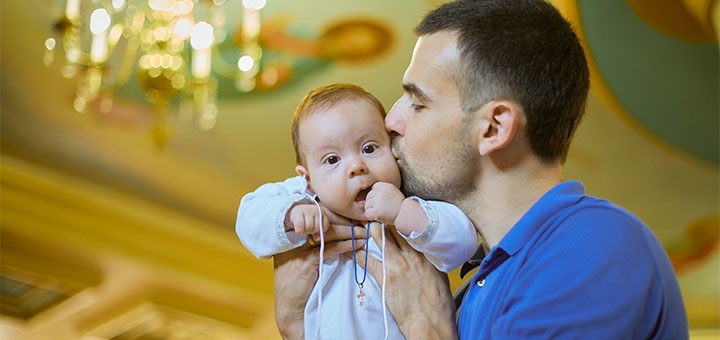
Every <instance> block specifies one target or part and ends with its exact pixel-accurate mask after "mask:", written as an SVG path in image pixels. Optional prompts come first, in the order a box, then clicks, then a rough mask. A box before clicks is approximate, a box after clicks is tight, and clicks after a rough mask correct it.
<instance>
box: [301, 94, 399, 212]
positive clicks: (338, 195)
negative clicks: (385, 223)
mask: <svg viewBox="0 0 720 340" xmlns="http://www.w3.org/2000/svg"><path fill="white" fill-rule="evenodd" d="M300 136H301V138H300V147H301V150H302V152H303V153H304V156H305V157H304V158H305V163H306V166H307V174H308V177H309V178H308V183H309V184H310V187H311V188H312V190H313V191H314V192H315V194H317V196H318V198H319V199H320V201H321V202H322V203H323V204H324V205H325V206H327V207H328V208H329V209H330V210H332V211H333V212H335V213H337V214H340V215H342V216H345V217H348V218H351V219H355V220H360V221H364V220H365V197H366V196H367V193H368V191H370V188H371V187H372V185H373V184H375V182H388V183H391V184H394V185H395V186H398V187H399V186H400V172H399V170H398V167H397V164H396V163H395V159H394V158H393V154H392V151H391V150H390V136H389V135H388V134H387V132H386V131H385V127H384V126H383V118H382V115H381V113H380V112H378V110H377V108H376V107H375V106H374V105H372V104H370V103H369V102H368V101H367V100H359V99H354V100H344V101H342V102H339V103H337V104H335V105H333V106H332V107H330V108H329V109H323V110H319V111H317V112H314V113H312V114H311V115H310V116H308V117H307V118H306V119H305V120H304V121H303V122H302V123H300Z"/></svg>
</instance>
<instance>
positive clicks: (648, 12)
mask: <svg viewBox="0 0 720 340" xmlns="http://www.w3.org/2000/svg"><path fill="white" fill-rule="evenodd" d="M81 1H82V2H83V3H85V2H86V0H81ZM64 2H65V1H64V0H33V1H27V2H25V1H2V2H0V6H2V10H0V15H2V20H0V25H2V26H1V27H2V28H1V29H0V33H1V34H2V39H0V43H1V44H2V45H1V48H0V52H1V53H2V57H1V58H0V61H1V63H2V72H1V74H2V78H1V79H0V80H1V81H0V84H1V85H2V93H1V95H0V104H2V110H1V111H0V141H1V142H2V145H1V146H2V147H1V148H0V152H1V154H2V163H1V164H0V165H1V166H0V168H2V171H3V172H2V176H0V181H2V191H1V192H0V193H1V194H0V199H1V200H2V201H0V202H1V203H2V205H0V209H1V210H0V216H2V219H0V232H2V238H1V239H0V242H3V243H2V246H3V256H2V257H0V260H1V261H2V262H3V268H6V264H7V263H8V261H10V260H12V259H14V258H15V257H14V254H15V252H20V253H22V252H23V251H38V252H40V253H43V254H50V255H48V256H47V257H49V258H52V255H56V256H57V254H61V255H62V256H57V257H62V260H63V261H61V262H63V263H65V262H66V264H65V265H63V266H57V267H53V266H50V265H47V264H45V265H39V268H46V269H48V271H47V272H44V273H42V274H48V276H51V275H49V274H50V273H55V274H57V275H58V276H61V277H62V276H63V275H70V274H68V273H72V272H76V271H80V270H82V268H85V267H89V268H91V269H92V270H88V271H89V272H93V273H95V274H93V275H91V276H90V279H87V280H85V281H82V282H81V283H82V284H81V285H77V286H71V287H70V288H68V289H65V290H64V291H63V292H64V294H66V295H67V296H64V298H66V299H69V300H71V302H72V300H73V297H74V296H76V295H73V294H80V295H82V294H83V293H82V292H87V287H99V289H98V290H99V291H104V292H111V293H113V294H115V295H112V297H111V298H105V299H103V298H102V297H96V299H97V300H108V301H110V302H106V303H108V304H110V303H111V302H112V301H115V302H117V301H124V300H127V298H126V297H125V296H124V295H122V294H124V293H125V292H126V291H132V290H136V291H140V292H145V291H147V290H149V291H150V292H151V293H150V294H149V295H150V296H151V298H150V299H149V300H150V301H144V302H148V303H150V305H144V304H138V306H132V307H133V308H129V307H128V311H127V314H126V315H125V316H123V317H129V316H130V315H134V316H136V317H137V318H138V319H143V318H144V317H145V316H147V315H155V314H158V315H163V317H166V318H169V319H170V320H171V319H173V318H176V319H177V320H183V319H184V320H186V321H187V322H188V324H197V325H201V326H198V327H200V328H202V327H204V326H202V325H210V324H205V323H204V322H205V321H207V320H206V319H207V317H209V318H211V319H212V320H213V322H215V321H217V320H223V322H224V323H223V325H225V326H227V325H228V324H229V325H234V326H238V325H239V326H238V327H240V328H241V332H240V333H241V334H245V335H246V337H245V338H248V339H258V338H267V339H275V338H277V336H276V335H275V333H274V332H276V331H275V327H274V319H272V279H271V278H272V264H271V262H270V261H266V260H257V259H254V258H252V256H251V255H250V254H249V253H248V252H247V251H245V250H244V249H242V245H241V244H240V242H239V241H238V240H237V239H236V237H235V235H234V233H233V227H234V219H235V213H236V211H237V204H238V202H239V200H240V198H241V197H242V195H244V194H245V193H247V192H249V191H251V190H253V189H255V188H256V187H257V186H259V185H260V184H262V183H265V182H268V181H277V180H281V179H283V178H285V177H286V176H291V175H293V168H294V165H295V164H294V156H293V151H292V146H291V142H290V137H289V126H290V116H291V114H292V111H293V109H294V107H295V105H296V104H297V102H298V101H299V100H300V99H301V98H302V96H303V95H304V94H305V92H306V91H307V90H309V89H311V88H314V87H317V86H319V85H323V84H326V83H328V82H335V81H343V82H353V83H357V84H360V85H362V86H364V87H365V88H367V89H368V90H370V91H371V92H373V93H375V94H376V95H377V96H378V98H379V99H380V100H381V101H382V102H383V104H384V105H385V106H386V107H390V106H391V105H392V104H393V102H394V101H395V99H396V98H397V97H398V96H399V95H400V93H401V87H400V79H401V78H402V74H403V72H404V69H405V67H406V66H407V62H408V61H409V59H410V54H411V52H412V47H413V44H414V42H415V37H414V35H413V33H412V28H413V27H414V25H415V24H416V23H417V21H418V20H419V19H420V18H421V16H422V15H423V14H424V13H425V12H426V11H427V10H429V9H430V8H432V7H434V6H436V5H437V4H439V3H441V2H444V1H441V0H398V1H395V0H393V1H385V0H352V1H350V0H348V1H342V6H341V5H339V2H338V1H336V0H313V1H306V2H299V1H294V0H268V1H267V5H266V7H265V9H263V12H262V21H263V30H262V31H261V36H260V39H261V41H262V44H263V47H264V48H265V57H267V59H266V62H267V64H266V69H265V71H272V72H270V73H268V77H266V78H265V79H270V80H272V81H267V82H265V81H264V80H263V79H264V78H262V74H261V75H260V76H261V78H259V81H258V83H257V87H256V89H255V90H254V91H252V92H248V93H239V92H238V91H236V90H235V88H234V87H233V86H232V84H229V83H227V81H226V80H220V79H219V93H218V98H219V101H218V110H219V115H218V118H217V125H216V126H215V127H214V128H213V129H212V130H210V131H198V130H197V129H195V127H193V126H192V125H191V124H185V123H183V122H182V121H181V117H180V114H179V113H178V111H179V110H178V108H177V107H175V106H174V107H172V108H171V109H170V111H169V112H168V115H167V121H168V124H169V125H170V126H171V128H172V131H171V132H170V133H169V134H168V135H167V136H164V137H163V138H164V139H163V140H162V143H159V144H160V145H161V146H162V147H161V148H158V147H157V144H158V143H157V138H155V140H156V141H155V142H154V141H153V138H154V137H153V136H152V133H151V131H152V130H153V124H154V123H153V120H154V108H153V107H152V106H151V105H149V104H148V103H146V102H145V101H144V99H143V94H142V93H141V92H140V90H139V87H138V86H137V85H132V84H129V86H127V87H125V88H123V89H122V90H121V91H120V92H119V93H118V98H116V100H115V102H114V104H113V106H112V109H111V110H110V111H109V112H106V113H99V112H97V110H95V111H91V112H88V113H86V114H79V113H77V112H75V111H74V110H73V108H72V100H73V96H74V88H75V85H76V82H75V81H74V80H72V79H65V78H63V77H62V76H61V75H60V73H61V69H62V65H61V64H62V63H61V62H59V61H58V60H56V62H55V63H54V64H53V65H51V66H50V67H45V66H44V65H43V62H42V60H43V52H44V49H43V41H44V39H46V38H47V37H48V35H49V34H51V33H52V32H51V26H52V21H53V19H55V18H56V17H57V15H58V12H59V11H61V10H62V4H63V3H64ZM87 2H88V3H89V2H90V1H89V0H87ZM238 2H239V1H238ZM550 2H551V3H553V4H555V5H556V6H557V7H558V8H559V9H560V10H561V11H562V12H563V14H565V15H566V16H567V17H568V18H569V19H570V20H571V21H572V22H573V23H574V25H575V27H576V28H577V30H578V33H580V35H581V37H582V39H583V42H584V44H585V47H586V49H587V51H588V57H589V60H590V64H591V68H592V70H591V76H592V87H591V94H590V97H589V100H588V111H587V114H586V116H585V118H584V121H583V123H582V124H581V126H580V127H579V129H578V131H577V134H576V137H575V140H574V142H573V146H572V148H571V150H570V153H569V156H568V161H567V164H566V167H565V173H566V177H567V178H568V179H578V180H580V181H582V182H583V183H585V185H586V187H587V190H588V192H589V193H590V194H591V195H595V196H599V197H604V198H608V199H609V200H611V201H613V202H615V203H618V204H619V205H621V206H624V207H626V208H627V209H628V210H630V211H632V212H633V213H635V214H636V215H638V216H639V217H640V218H641V219H642V220H643V221H645V222H646V223H647V224H648V225H649V226H650V227H651V228H652V229H653V231H654V232H655V233H656V234H657V235H658V237H659V238H660V240H661V242H662V243H663V245H664V246H665V249H666V250H667V251H668V254H669V257H670V259H671V261H672V262H673V265H674V267H675V270H676V272H677V274H678V277H679V280H680V284H681V288H682V291H683V295H684V298H685V301H686V305H687V309H688V314H689V320H690V326H691V329H692V330H693V332H694V333H693V334H694V335H695V336H696V338H697V339H702V337H701V336H702V335H708V334H709V335H710V336H709V337H708V338H712V336H716V337H715V338H717V336H720V282H719V281H720V256H719V255H718V254H719V249H718V239H719V234H720V217H719V214H720V212H719V210H720V167H719V163H720V137H719V129H720V121H719V120H720V118H719V117H720V98H719V96H720V86H719V85H718V83H719V79H720V69H719V67H720V59H719V57H718V46H719V45H718V38H717V37H718V23H719V22H720V19H719V15H720V13H719V12H718V1H717V0H602V1H599V0H551V1H550ZM228 3H230V4H233V6H235V5H237V4H236V3H235V2H228ZM230 26H232V27H237V23H231V25H230ZM237 34H239V33H238V30H234V31H232V30H231V32H230V33H229V37H231V39H229V40H228V44H230V45H231V44H232V41H233V39H236V38H237V37H236V35H237ZM228 53H229V52H228ZM33 178H36V179H37V181H36V182H37V183H39V184H33V185H37V187H34V186H31V185H29V184H28V183H30V182H32V183H35V182H34V181H30V180H29V179H33ZM26 187H28V188H30V189H32V190H29V189H28V190H25V191H26V192H28V193H30V194H32V195H30V196H23V195H19V194H18V190H17V188H26ZM53 188H55V189H53ZM57 188H61V189H62V190H60V189H57ZM23 192H24V191H23ZM18 195H19V196H18ZM35 196H38V197H40V198H41V199H35V198H34V197H35ZM36 201H42V203H43V204H38V203H37V202H36ZM46 201H47V202H49V203H47V204H49V205H45V203H46ZM52 204H57V205H56V206H55V205H52ZM101 207H102V209H101ZM75 210H77V211H75ZM145 219H148V220H150V222H151V223H149V224H147V225H146V224H143V223H141V222H144V221H145ZM38 221H42V222H43V223H39V222H38ZM76 221H84V222H86V223H87V224H88V225H83V224H81V223H76ZM34 222H38V223H34ZM91 222H92V223H91ZM55 224H57V225H55ZM154 228H155V229H154ZM164 232H168V233H170V234H172V235H174V236H168V240H167V241H165V242H159V241H158V240H157V239H158V238H161V237H160V236H158V235H163V234H161V233H164ZM178 235H180V236H178ZM216 236H217V237H218V238H217V239H215V238H213V237H216ZM35 238H37V240H36V239H35ZM137 240H140V241H137ZM150 243H152V244H153V247H148V246H147V244H150ZM38 244H41V245H47V247H43V248H42V249H41V247H40V246H37V245H38ZM208 245H209V246H208ZM190 247H197V248H196V249H200V250H201V251H200V252H201V253H197V254H196V253H193V254H190V255H188V254H183V252H184V251H185V249H186V248H190ZM156 248H157V249H156ZM28 249H29V250H28ZM53 249H55V250H53ZM81 250H84V251H85V252H83V251H81ZM218 254H220V255H218ZM26 255H27V254H25V255H23V256H26ZM173 256H174V257H173ZM166 257H167V259H166ZM23 258H24V257H23ZM115 258H122V259H124V260H123V261H126V262H128V263H133V264H136V262H134V261H138V262H140V263H141V266H140V268H137V267H130V268H124V267H123V264H124V263H125V262H122V261H121V263H118V262H113V261H114V259H115ZM75 259H81V260H78V261H75ZM138 259H139V260H138ZM163 261H165V262H163ZM23 263H24V262H23ZM107 263H111V264H112V265H111V266H106V265H107ZM168 263H169V264H168ZM21 264H22V263H21ZM32 264H36V262H32ZM80 264H82V265H80ZM143 266H149V267H151V268H153V269H154V270H161V269H162V270H163V272H164V273H165V274H166V276H167V278H166V279H165V280H166V281H168V282H169V283H168V282H165V281H162V280H163V278H161V277H160V276H159V275H155V272H154V271H152V272H151V273H149V274H147V273H145V272H144V269H142V267H143ZM163 266H165V267H163ZM116 267H117V268H124V269H123V270H122V271H120V273H116V272H114V271H113V270H114V269H115V268H116ZM166 267H169V268H170V269H167V268H166ZM98 268H99V269H98ZM227 268H232V269H231V270H228V269H227ZM30 269H32V268H30ZM64 269H67V273H65V274H63V275H61V273H60V272H62V271H64ZM126 272H130V273H132V274H133V275H130V276H129V277H130V278H132V280H125V281H124V280H123V278H124V276H127V275H125V274H126ZM177 273H181V274H182V275H177V276H175V275H176V274H177ZM247 273H253V275H247ZM5 274H7V271H6V272H4V273H3V275H5ZM146 276H150V277H151V278H152V280H147V278H146ZM248 276H251V277H250V278H248ZM187 277H191V278H193V279H192V282H194V283H195V284H197V285H198V286H197V287H190V286H189V285H183V284H181V283H182V282H184V281H182V280H180V279H185V278H187ZM143 278H145V279H146V281H143ZM3 279H4V281H3V284H4V283H6V282H8V283H13V282H17V284H14V287H18V286H20V285H21V284H22V282H21V281H11V280H12V279H11V278H5V277H3ZM18 280H19V279H18ZM213 280H215V281H213ZM205 281H209V282H211V283H212V284H208V283H207V282H205ZM178 282H179V283H178ZM218 282H220V283H219V284H218ZM451 283H452V284H453V285H454V286H457V285H458V284H459V279H458V277H457V275H454V274H451ZM133 284H138V285H143V286H144V287H149V288H143V289H141V288H138V287H136V286H133ZM164 285H168V286H170V287H172V289H169V290H168V291H167V292H165V286H164ZM218 285H219V286H220V287H222V289H220V290H218V291H219V292H223V294H219V293H218V294H215V295H213V293H212V292H211V291H212V289H214V287H215V288H216V287H217V286H218ZM113 286H115V287H118V286H122V287H123V289H121V290H119V292H117V293H115V292H114V291H113V290H112V289H110V288H108V287H113ZM158 287H160V288H158ZM153 289H155V290H153ZM192 289H197V292H193V294H194V295H193V294H190V295H191V296H190V297H188V296H186V295H187V294H186V293H188V291H192ZM226 296H233V297H236V300H238V301H233V299H231V298H227V297H226ZM3 298H4V296H3ZM84 299H87V294H85V297H84ZM183 299H186V300H187V301H190V302H187V301H186V300H183ZM91 300H92V299H91ZM140 300H142V299H140ZM92 301H94V300H92ZM133 301H134V300H133ZM95 302H96V303H97V301H95ZM171 302H173V303H171ZM185 302H187V303H185ZM215 303H217V305H218V306H221V307H222V308H228V309H222V308H220V309H213V308H212V307H213V306H215V305H214V304H215ZM98 304H100V303H98ZM233 304H237V305H238V306H234V305H233ZM67 305H68V304H66V309H67V308H70V309H71V310H72V313H69V314H65V315H66V316H67V319H66V320H62V318H61V317H58V315H64V314H62V313H61V312H58V311H55V313H54V314H53V313H46V315H47V314H49V315H50V316H51V317H41V318H37V320H34V321H33V320H31V322H29V323H27V325H30V326H28V327H27V328H28V329H31V330H33V331H35V333H33V334H65V333H63V332H65V331H66V328H68V326H67V325H68V324H76V323H77V324H79V325H80V326H82V327H80V326H77V325H76V326H77V329H81V330H84V329H91V328H93V327H94V326H95V325H96V324H100V323H102V322H101V319H102V318H103V317H105V316H107V314H112V317H109V319H111V320H110V321H108V323H107V324H106V326H104V327H105V328H103V327H99V328H96V332H95V333H92V332H89V333H88V334H89V335H92V336H96V337H97V338H111V337H109V336H108V337H105V336H106V334H110V333H113V332H115V333H116V334H121V335H118V337H119V338H123V336H125V335H122V334H130V333H133V332H137V331H138V329H134V330H128V329H125V328H123V327H124V325H126V324H127V323H126V322H122V321H123V320H125V319H122V318H120V317H117V315H119V314H122V313H120V312H119V311H117V310H115V309H113V308H114V307H113V308H110V307H106V308H105V309H103V307H102V306H95V305H92V304H91V303H90V302H88V300H82V299H77V298H75V302H74V304H73V303H70V304H69V305H70V306H71V307H67ZM87 305H92V308H87V311H83V310H81V307H78V306H86V307H87ZM187 305H190V306H193V308H196V310H201V311H203V312H204V313H205V317H204V318H196V317H194V316H193V317H189V318H188V317H187V315H186V316H178V313H177V310H180V309H182V308H187ZM231 305H233V306H231ZM158 306H159V307H158ZM168 306H169V307H172V308H170V309H168V308H167V307H168ZM198 306H204V308H201V307H198ZM18 307H19V308H20V309H19V310H22V306H20V305H19V306H18ZM126 307H127V306H126ZM181 307H182V308H181ZM230 307H233V308H235V307H237V310H240V311H241V312H242V313H240V314H238V316H237V318H236V319H234V320H224V319H222V317H221V316H218V315H217V314H221V313H219V312H218V311H225V310H230V309H232V308H230ZM73 308H75V309H73ZM232 310H235V309H232ZM107 311H111V312H112V313H109V312H108V313H105V312H107ZM3 313H4V312H3ZM181 314H182V313H181ZM198 314H202V313H198ZM47 320H51V321H52V320H55V321H52V322H56V323H57V325H56V326H55V324H53V323H52V322H50V321H47ZM61 321H65V322H61ZM103 322H104V321H103ZM4 325H5V324H4V323H2V322H0V337H3V338H4V337H5V336H7V335H8V334H11V333H4V332H6V331H7V328H4ZM91 326H92V327H91ZM225 326H223V327H225ZM43 327H45V328H43ZM53 327H56V328H53ZM253 327H254V328H253ZM230 328H233V327H230ZM235 328H237V327H235ZM235 328H233V329H235ZM166 330H167V329H166ZM54 332H56V333H54ZM118 332H120V333H118ZM122 332H127V333H122ZM133 334H135V333H133ZM258 334H262V335H263V336H262V337H260V336H258ZM268 334H270V335H268ZM42 338H43V337H35V338H30V339H32V340H35V339H42ZM76 338H77V337H65V338H62V340H65V339H76ZM237 338H239V339H244V338H243V337H237ZM8 339H13V340H14V339H26V338H23V337H22V336H19V337H15V338H13V337H8Z"/></svg>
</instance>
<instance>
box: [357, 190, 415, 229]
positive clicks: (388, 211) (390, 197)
mask: <svg viewBox="0 0 720 340" xmlns="http://www.w3.org/2000/svg"><path fill="white" fill-rule="evenodd" d="M403 200H405V195H403V193H402V192H400V189H398V188H397V187H396V186H394V185H392V184H390V183H386V182H376V183H375V184H373V186H372V189H371V190H370V192H369V193H368V194H367V197H366V198H365V217H366V218H367V219H368V221H378V222H383V223H386V224H395V218H397V215H398V213H399V212H400V206H401V205H402V202H403Z"/></svg>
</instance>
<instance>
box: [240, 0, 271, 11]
mask: <svg viewBox="0 0 720 340" xmlns="http://www.w3.org/2000/svg"><path fill="white" fill-rule="evenodd" d="M242 3H243V6H245V7H246V8H251V9H258V10H260V9H263V7H265V4H266V3H267V1H266V0H243V2H242Z"/></svg>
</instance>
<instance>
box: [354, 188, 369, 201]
mask: <svg viewBox="0 0 720 340" xmlns="http://www.w3.org/2000/svg"><path fill="white" fill-rule="evenodd" d="M370 189H371V188H365V189H362V190H360V192H359V193H358V194H357V196H355V202H362V201H364V200H365V198H366V197H367V194H368V192H370Z"/></svg>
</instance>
